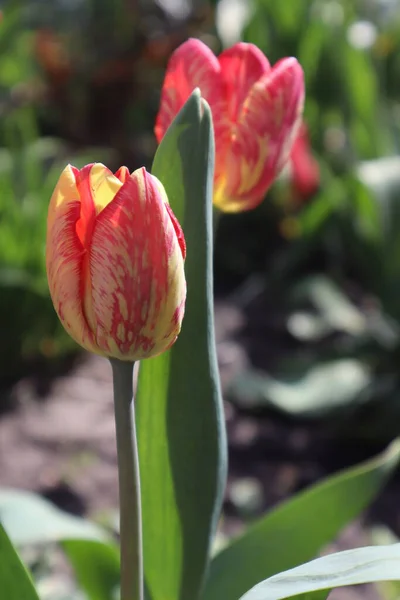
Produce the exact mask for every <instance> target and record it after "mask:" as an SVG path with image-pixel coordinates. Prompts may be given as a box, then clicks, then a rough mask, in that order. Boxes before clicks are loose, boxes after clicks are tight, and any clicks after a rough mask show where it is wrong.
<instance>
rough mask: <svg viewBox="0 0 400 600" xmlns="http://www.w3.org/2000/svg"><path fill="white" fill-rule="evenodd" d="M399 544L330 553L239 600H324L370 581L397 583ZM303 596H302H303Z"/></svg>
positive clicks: (279, 577) (273, 579) (255, 589)
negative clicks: (336, 591) (339, 589)
mask: <svg viewBox="0 0 400 600" xmlns="http://www.w3.org/2000/svg"><path fill="white" fill-rule="evenodd" d="M399 567H400V544H392V545H390V546H371V547H367V548H356V549H355V550H345V551H344V552H337V553H336V554H330V555H329V556H324V557H322V558H318V559H316V560H313V561H311V562H310V563H306V564H304V565H301V566H300V567H296V568H295V569H290V570H289V571H285V572H284V573H279V574H278V575H274V576H273V577H270V578H269V579H267V580H266V581H263V582H262V583H259V584H258V585H256V586H255V587H254V588H252V589H251V590H250V591H249V592H247V593H246V594H244V595H243V596H242V597H241V599H240V600H283V599H284V598H299V599H300V598H304V597H306V598H307V599H309V600H325V598H327V597H328V594H329V592H330V591H331V589H332V588H336V587H343V586H346V585H359V584H361V583H371V582H374V581H398V580H399V578H400V575H399ZM303 594H305V596H303Z"/></svg>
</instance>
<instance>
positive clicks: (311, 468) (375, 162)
mask: <svg viewBox="0 0 400 600" xmlns="http://www.w3.org/2000/svg"><path fill="white" fill-rule="evenodd" d="M0 7H1V15H2V16H1V22H0V333H1V337H2V340H1V344H0V387H1V392H0V393H1V398H0V399H1V406H0V484H1V485H15V486H17V487H29V488H31V489H35V490H36V491H41V492H42V493H44V494H46V495H47V496H48V497H51V498H52V499H54V500H55V501H58V502H59V503H61V504H62V505H63V506H64V507H66V508H68V509H70V510H73V511H76V512H88V511H89V512H90V511H91V510H97V509H98V510H100V509H106V508H109V506H111V505H112V504H114V505H115V503H116V488H115V489H114V488H112V489H114V491H111V492H110V491H109V485H108V483H109V480H110V479H109V478H110V477H111V478H113V477H116V474H115V450H114V441H113V429H112V427H113V424H112V412H111V410H109V409H106V408H104V402H109V400H110V398H108V396H109V395H110V389H111V388H107V387H106V388H104V385H103V383H104V377H105V375H104V365H103V363H100V364H99V362H98V359H94V361H95V362H90V361H89V362H88V359H87V358H86V357H82V355H81V354H80V353H79V352H78V348H77V347H76V346H75V345H74V344H73V342H72V341H71V340H70V339H69V338H68V337H67V335H66V334H64V332H63V330H62V328H61V326H60V325H59V322H58V319H57V317H56V315H55V312H54V310H53V308H52V304H51V301H50V299H49V296H48V289H47V282H46V273H45V260H44V257H45V247H44V244H45V228H46V215H47V207H48V202H49V198H50V196H51V193H52V189H53V187H54V185H55V183H56V181H57V179H58V176H59V173H60V171H61V169H62V168H63V167H64V166H65V164H66V163H67V162H71V163H73V164H75V165H76V166H78V167H79V166H83V165H84V164H86V163H88V162H93V161H100V162H104V163H105V164H107V165H108V166H110V167H111V168H114V169H117V168H118V167H119V166H120V165H121V164H125V165H127V166H128V167H129V169H130V170H133V169H135V168H137V167H139V166H142V165H145V166H146V167H150V165H151V162H152V158H153V155H154V152H155V149H156V141H155V138H154V135H153V131H152V129H153V124H154V120H155V115H156V113H157V110H158V102H159V96H160V89H161V85H162V80H163V76H164V72H165V67H166V64H167V61H168V58H169V56H170V54H171V52H172V51H173V50H174V49H175V48H176V47H177V46H178V45H179V44H180V43H182V42H183V41H184V40H185V39H187V38H188V37H191V36H192V37H199V38H200V39H202V40H203V41H204V42H205V43H207V44H208V45H209V46H210V47H211V48H212V49H213V50H214V51H215V52H216V53H218V52H220V51H221V49H223V48H224V47H226V46H230V45H232V44H233V43H235V42H236V41H239V40H244V41H248V42H253V43H254V44H256V45H258V46H259V47H260V48H261V49H262V50H263V51H264V53H265V54H266V55H267V56H268V58H269V60H270V62H271V63H274V62H276V61H277V60H278V59H280V58H281V57H284V56H288V55H293V56H296V57H297V58H298V60H299V61H300V63H301V64H302V66H303V68H304V71H305V77H306V89H307V98H306V106H305V113H304V126H303V129H302V134H301V136H300V137H299V139H298V140H297V142H296V144H295V147H294V149H293V152H292V155H291V160H290V162H289V164H288V166H287V168H286V169H285V171H284V173H282V175H281V177H280V179H279V180H278V181H277V182H276V183H275V185H274V186H273V188H272V189H271V191H270V192H269V193H268V195H267V197H266V198H265V201H264V202H263V204H262V205H261V206H260V207H259V208H258V209H256V210H255V211H252V212H249V213H243V214H238V215H227V216H223V217H222V219H221V221H220V226H219V229H218V234H217V244H216V252H215V289H216V317H217V336H218V353H219V360H220V368H221V374H222V380H223V387H224V397H225V405H226V415H227V421H228V427H229V439H230V454H231V476H230V487H229V490H228V495H227V502H226V515H227V518H231V521H230V523H231V524H232V528H235V527H236V526H237V527H240V526H241V523H242V521H243V519H245V520H246V519H247V518H251V517H252V516H254V515H255V514H258V513H259V512H260V511H262V510H263V509H265V508H266V507H268V506H271V505H273V504H275V503H276V502H277V501H278V500H280V499H282V498H285V497H287V496H288V495H290V494H292V493H293V492H295V491H298V490H299V489H302V488H303V487H304V486H306V485H308V484H309V483H311V482H312V481H315V480H317V479H318V478H320V477H321V476H323V475H325V474H327V473H329V472H332V471H334V470H336V469H338V468H340V467H343V466H346V465H349V464H352V463H354V462H357V461H358V460H361V459H362V458H365V457H367V456H370V455H372V454H373V453H374V452H375V451H376V450H378V449H380V448H382V447H383V445H384V444H386V443H387V442H388V441H390V440H391V439H392V438H394V437H395V436H396V435H397V434H398V433H399V432H400V157H399V148H400V145H399V144H400V2H399V0H280V1H279V2H276V1H273V0H252V1H250V0H220V1H218V0H214V1H211V0H158V1H157V2H155V1H152V0H54V1H53V2H51V3H50V2H47V1H46V0H9V1H8V2H4V1H3V2H0ZM96 361H97V362H96ZM71 366H72V367H73V369H72V370H71V371H69V370H68V369H69V367H71ZM107 381H108V383H109V378H108V379H107ZM104 390H105V391H104ZM104 397H105V398H106V400H104ZM110 397H111V396H110ZM103 400H104V402H103ZM102 402H103V403H102ZM84 406H85V407H86V408H84ZM107 406H108V405H107ZM82 410H86V411H87V413H85V414H86V416H85V417H82V416H81V415H82V414H83V413H82V412H80V411H82ZM107 410H108V412H107ZM74 411H75V412H74ZM90 411H92V412H90ZM88 422H90V423H91V424H92V431H91V433H88V432H87V423H88ZM83 426H85V427H83ZM85 428H86V429H85ZM90 436H92V437H90ZM107 436H108V437H107ZM107 444H108V445H107ZM107 469H108V470H107ZM83 473H86V474H87V473H89V474H90V476H87V477H86V475H85V477H83V476H82V474H83ZM113 481H114V480H113ZM114 483H115V481H114ZM393 485H395V484H393ZM114 487H115V486H114ZM393 490H394V491H393V494H392V495H390V493H389V495H386V496H385V498H384V499H383V500H381V505H380V507H381V508H380V512H381V514H384V515H385V518H386V520H390V524H391V526H392V528H393V529H394V530H400V521H399V516H398V515H397V514H396V511H395V510H394V509H393V510H391V508H390V507H394V506H395V505H396V503H397V504H398V493H399V489H398V484H397V488H393ZM396 492H397V495H396Z"/></svg>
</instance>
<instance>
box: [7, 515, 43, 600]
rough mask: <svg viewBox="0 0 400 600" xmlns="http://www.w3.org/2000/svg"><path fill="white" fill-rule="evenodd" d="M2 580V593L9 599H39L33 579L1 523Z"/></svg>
mask: <svg viewBox="0 0 400 600" xmlns="http://www.w3.org/2000/svg"><path fill="white" fill-rule="evenodd" d="M0 581H1V590H2V592H1V593H2V594H3V595H4V597H5V598H7V599H8V600H21V598H24V600H39V596H38V595H37V594H36V592H35V588H34V587H33V584H32V582H31V579H30V577H29V575H28V573H27V571H26V570H25V567H24V566H23V564H22V562H21V561H20V559H19V556H18V554H17V553H16V551H15V550H14V548H13V546H12V544H11V542H10V540H9V539H8V537H7V534H6V532H5V531H4V529H3V527H2V525H0Z"/></svg>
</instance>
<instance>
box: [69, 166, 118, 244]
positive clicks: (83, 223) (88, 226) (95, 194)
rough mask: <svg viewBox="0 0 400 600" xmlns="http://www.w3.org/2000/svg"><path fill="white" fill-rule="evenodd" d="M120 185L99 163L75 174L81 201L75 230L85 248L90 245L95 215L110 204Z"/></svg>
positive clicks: (116, 178)
mask: <svg viewBox="0 0 400 600" xmlns="http://www.w3.org/2000/svg"><path fill="white" fill-rule="evenodd" d="M122 185H123V183H122V181H120V180H119V179H118V177H116V176H115V175H113V173H112V172H111V171H110V169H108V168H107V167H105V166H104V165H102V164H101V163H94V164H90V165H86V166H85V167H84V168H83V169H81V170H80V171H78V173H77V174H76V187H77V189H78V192H79V197H80V201H81V214H80V219H79V221H78V223H77V225H76V230H77V233H78V236H79V239H80V240H81V242H82V245H83V246H84V247H85V248H88V247H89V245H90V242H91V236H92V232H93V226H94V221H95V219H96V217H97V215H98V214H99V213H100V212H101V211H102V210H103V209H104V208H105V207H106V206H107V204H109V203H110V202H111V200H112V199H113V198H114V196H115V195H116V193H117V192H118V190H119V189H120V188H121V187H122Z"/></svg>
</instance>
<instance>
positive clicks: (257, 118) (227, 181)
mask: <svg viewBox="0 0 400 600" xmlns="http://www.w3.org/2000/svg"><path fill="white" fill-rule="evenodd" d="M196 87H199V88H200V90H201V94H202V96H203V97H204V98H205V99H206V100H207V102H208V103H209V105H210V107H211V111H212V115H213V122H214V131H215V143H216V162H215V176H214V204H215V205H216V206H217V207H218V208H219V209H221V210H222V211H225V212H239V211H243V210H249V209H251V208H254V207H255V206H257V205H258V204H259V203H260V202H262V200H263V198H264V196H265V194H266V192H267V190H268V188H269V187H270V186H271V184H272V183H273V181H274V179H275V178H276V177H277V176H278V175H279V173H280V171H281V170H282V168H283V167H284V166H285V164H286V162H287V161H288V159H289V157H290V153H291V149H292V144H293V141H294V139H295V138H296V135H297V132H298V129H299V127H300V123H301V119H302V112H303V104H304V93H305V92H304V77H303V70H302V68H301V66H300V64H299V63H298V62H297V60H296V59H295V58H284V59H282V60H280V61H279V62H277V63H276V64H275V65H274V66H273V67H271V66H270V64H269V62H268V59H267V58H266V57H265V56H264V54H263V53H262V52H261V50H259V48H257V46H254V45H253V44H246V43H242V42H241V43H238V44H235V45H234V46H233V47H232V48H229V49H227V50H225V51H224V52H222V54H220V55H219V57H218V58H217V57H216V56H215V55H214V54H213V52H212V51H211V50H210V48H209V47H208V46H206V45H205V44H203V42H201V41H200V40H196V39H189V40H188V41H187V42H185V43H183V44H182V45H181V46H180V47H179V48H177V50H175V52H174V53H173V54H172V56H171V58H170V60H169V63H168V67H167V72H166V76H165V80H164V84H163V88H162V93H161V102H160V109H159V112H158V115H157V120H156V125H155V134H156V137H157V140H158V142H160V141H161V139H162V138H163V136H164V134H165V132H166V130H167V128H168V126H169V125H170V123H171V121H172V120H173V118H174V117H175V115H176V114H177V112H178V111H179V110H180V108H181V107H182V106H183V104H184V103H185V101H186V100H187V98H188V96H189V95H190V94H191V92H192V91H193V89H194V88H196Z"/></svg>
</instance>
